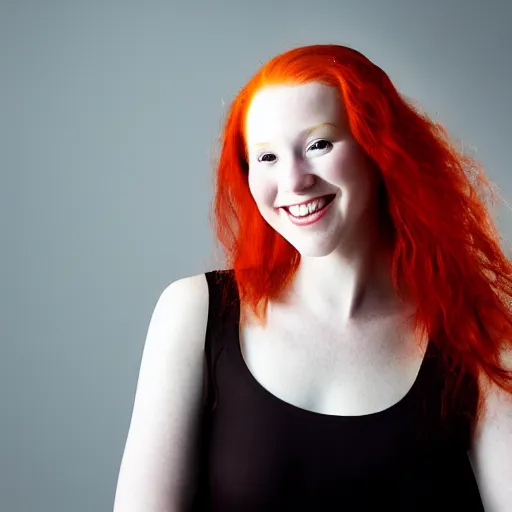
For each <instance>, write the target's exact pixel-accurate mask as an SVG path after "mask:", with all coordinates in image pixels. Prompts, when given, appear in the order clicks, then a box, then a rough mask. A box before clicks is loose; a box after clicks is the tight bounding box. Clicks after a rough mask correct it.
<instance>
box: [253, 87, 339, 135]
mask: <svg viewBox="0 0 512 512" xmlns="http://www.w3.org/2000/svg"><path fill="white" fill-rule="evenodd" d="M344 118H345V117H344V110H343V103H342V101H341V98H340V97H339V94H338V91H337V90H336V89H335V88H334V87H329V86H327V85H323V84H319V83H315V82H314V83H308V84H302V85H292V86H288V85H281V86H272V87H265V88H263V89H261V90H260V91H258V93H256V95H255V96H254V97H253V99H252V101H251V104H250V105H249V108H248V110H247V117H246V122H245V136H246V139H247V142H248V144H251V142H256V141H259V140H263V139H264V140H267V139H272V140H274V139H275V138H279V137H283V136H287V135H289V136H293V135H294V134H295V133H299V132H300V131H301V130H304V129H307V128H310V127H311V126H313V125H316V124H321V123H326V122H331V123H334V124H338V125H342V124H344Z"/></svg>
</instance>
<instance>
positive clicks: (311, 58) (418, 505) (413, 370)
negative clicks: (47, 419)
mask: <svg viewBox="0 0 512 512" xmlns="http://www.w3.org/2000/svg"><path fill="white" fill-rule="evenodd" d="M216 177H217V180H216V196H215V201H214V207H215V208H214V220H215V226H214V227H215V230H216V233H217V236H218V239H219V240H220V242H221V243H222V244H223V247H224V249H225V255H226V263H227V265H226V266H227V268H228V270H225V271H211V272H206V273H205V274H201V275H199V276H193V277H189V278H184V279H180V280H178V281H176V282H174V283H172V284H171V285H170V286H169V287H168V288H167V289H166V290H165V291H164V292H163V293H162V296H161V297H160V299H159V301H158V303H157V305H156V307H155V311H154V313H153V316H152V319H151V323H150V327H149V331H148V336H147V340H146V345H145V349H144V355H143V361H142V365H141V370H140V376H139V382H138V387H137V393H136V398H135V404H134V410H133V416H132V421H131V425H130V430H129V434H128V439H127V444H126V448H125V453H124V456H123V461H122V465H121V471H120V475H119V482H118V488H117V493H116V504H115V511H116V512H127V511H135V510H136V511H137V512H153V511H155V512H156V511H157V510H158V511H164V510H166V511H167V510H169V511H171V510H172V511H174V510H176V511H178V510H179V511H182V510H219V511H221V510H222V511H231V510H237V511H238V510H240V511H252V510H254V511H256V510H257V511H271V510H351V511H356V510H375V509H376V507H379V508H382V509H389V510H394V511H402V510H403V511H420V510H425V511H426V510H428V511H432V510H436V511H442V510H447V511H448V510H450V511H453V510H464V511H466V512H467V511H482V510H486V511H487V512H505V510H510V505H511V503H512V490H511V482H512V374H511V367H512V364H511V362H510V353H511V352H510V342H511V340H512V322H511V320H512V312H511V302H510V299H511V296H512V277H511V276H512V274H511V270H512V268H511V264H510V262H509V261H508V260H507V258H506V257H505V256H504V254H503V252H502V250H501V249H500V246H499V235H498V233H497V230H496V228H495V226H494V224H493V222H492V220H491V218H490V214H489V212H488V209H487V206H486V205H487V198H486V196H485V195H486V193H488V192H489V191H490V190H491V189H490V187H489V182H488V181H487V179H486V178H485V175H484V173H483V170H482V169H481V166H480V165H479V164H478V162H476V161H475V160H473V159H471V158H469V157H467V156H464V155H463V154H462V153H461V152H459V151H458V150H457V149H456V147H455V145H454V144H453V143H452V142H451V141H450V139H449V137H448V135H447V133H446V131H445V130H444V129H443V127H442V126H441V125H440V124H439V123H435V122H433V121H431V120H430V119H429V118H428V116H427V115H426V114H425V113H423V112H421V111H420V109H419V108H418V107H417V106H415V105H414V104H413V103H412V102H411V101H408V100H406V99H404V97H403V96H401V95H400V94H399V93H398V92H397V90H396V89H395V87H394V86H393V84H392V83H391V81H390V80H389V78H388V77H387V75H386V74H385V73H384V72H383V71H382V70H381V69H380V68H379V67H377V66H376V65H374V64H373V63H371V62H370V61H369V60H368V59H367V58H366V57H364V56H363V55H361V54H360V53H359V52H357V51H355V50H353V49H351V48H347V47H343V46H336V45H315V46H309V47H303V48H297V49H294V50H291V51H289V52H286V53H284V54H282V55H278V56H277V57H275V58H274V59H272V60H271V61H270V62H268V63H267V64H265V65H264V66H263V67H262V68H261V69H260V70H259V71H258V72H257V74H256V75H255V76H254V77H253V78H252V79H251V80H250V82H249V83H248V84H247V85H246V86H245V87H244V88H243V89H242V90H241V91H240V92H239V94H238V95H237V97H236V98H235V100H234V102H233V103H232V105H231V108H230V110H229V112H228V116H227V120H226V125H225V130H224V133H223V138H222V151H221V154H220V158H219V162H218V165H217V166H216ZM203 383H204V386H203ZM484 505H485V509H484ZM507 507H508V508H507Z"/></svg>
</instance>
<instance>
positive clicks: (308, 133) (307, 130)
mask: <svg viewBox="0 0 512 512" xmlns="http://www.w3.org/2000/svg"><path fill="white" fill-rule="evenodd" d="M324 126H332V127H334V128H338V126H337V125H336V124H334V123H320V124H316V125H315V126H311V127H310V128H306V129H305V130H303V131H302V132H301V133H300V135H303V136H304V135H305V136H306V137H307V136H308V135H310V134H311V133H312V132H314V131H315V130H318V129H319V128H323V127H324ZM270 144H271V143H270V142H257V143H256V144H251V145H250V147H252V148H258V147H261V146H270Z"/></svg>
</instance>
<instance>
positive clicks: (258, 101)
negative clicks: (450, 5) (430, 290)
mask: <svg viewBox="0 0 512 512" xmlns="http://www.w3.org/2000/svg"><path fill="white" fill-rule="evenodd" d="M323 123H332V124H333V125H335V126H336V127H333V126H331V125H327V126H322V127H321V128H317V129H315V130H314V131H311V132H310V133H308V132H307V130H308V129H310V128H312V127H314V126H317V125H320V124H323ZM245 137H246V145H247V148H248V157H249V188H250V190H251V194H252V196H253V198H254V200H255V202H256V204H257V206H258V209H259V211H260V213H261V215H262V217H263V218H264V219H265V221H266V222H267V223H268V224H269V225H270V226H271V227H272V228H273V229H274V230H276V231H277V232H278V233H280V234H281V235H282V236H283V237H284V238H285V239H286V240H287V241H288V242H290V243H291V244H292V245H293V246H294V247H295V248H296V249H297V251H298V252H299V253H300V254H301V260H300V264H299V268H298V271H297V273H296V275H295V276H294V279H293V281H292V284H291V287H290V288H291V289H290V290H289V293H288V297H287V305H288V308H286V307H285V308H282V307H278V306H276V307H275V310H274V313H275V314H274V315H272V314H270V315H269V316H270V323H271V326H272V327H273V332H272V329H271V330H269V332H267V333H266V336H265V337H261V336H259V333H258V331H255V334H252V333H253V332H254V331H252V330H250V329H248V330H247V331H246V332H245V334H244V336H243V338H244V339H242V344H243V343H244V341H245V345H246V354H245V356H244V357H246V360H247V362H248V366H249V367H250V369H251V372H252V373H253V374H255V375H256V377H257V378H258V380H260V382H261V383H262V384H263V385H264V386H265V387H267V388H268V389H270V390H272V391H273V392H274V394H276V395H278V396H281V397H282V398H283V399H285V400H287V401H289V402H291V403H293V402H295V403H296V404H300V403H304V404H307V401H305V400H303V395H304V396H305V395H306V392H305V391H304V392H302V393H301V391H300V389H299V388H300V383H302V382H303V381H305V382H309V380H308V371H310V372H311V374H312V375H313V376H312V377H311V379H310V380H311V382H314V383H317V382H318V381H319V379H318V378H317V375H319V374H326V370H325V369H326V368H330V367H331V366H333V368H334V370H333V375H335V376H339V375H343V374H344V372H345V373H346V374H347V375H348V377H347V382H346V383H345V384H344V383H343V382H342V383H339V382H338V385H341V386H342V387H341V388H339V389H341V390H344V392H346V394H345V396H344V398H343V400H342V401H341V402H336V401H335V400H332V401H331V402H328V401H327V399H324V401H323V403H324V404H328V405H329V406H327V405H325V406H324V407H320V406H318V409H322V412H326V410H330V413H331V414H346V415H351V414H366V413H369V412H375V411H376V410H381V409H382V408H385V407H387V406H390V405H391V404H392V403H394V402H395V401H396V399H397V397H400V396H403V394H404V393H405V392H406V391H407V389H408V388H409V387H410V384H411V383H412V381H413V380H414V376H415V374H416V372H417V368H418V363H415V364H413V369H412V370H411V371H410V372H409V375H408V377H406V378H405V377H400V378H399V376H400V375H402V374H403V371H402V370H398V369H397V368H393V369H392V373H391V374H390V375H391V377H390V379H391V380H389V382H391V381H393V382H395V385H396V390H395V392H394V396H393V393H391V392H383V393H382V394H379V393H377V394H375V396H373V395H372V392H374V391H375V390H376V389H377V390H378V389H380V388H379V386H376V385H375V383H372V384H371V386H369V388H367V389H365V388H364V386H362V385H360V384H358V382H357V379H360V377H361V375H362V374H366V375H369V376H372V375H375V371H376V370H375V369H376V368H380V369H382V368H384V365H383V364H382V361H383V359H382V360H380V359H377V363H376V364H375V365H374V366H373V369H371V368H370V367H364V364H363V363H364V362H366V361H368V358H367V356H366V355H363V357H359V355H358V356H356V357H355V359H354V361H355V364H354V365H349V366H343V365H341V366H339V367H337V366H335V365H332V361H335V360H336V355H337V353H338V352H341V357H339V358H338V360H339V361H341V362H343V361H344V360H346V359H347V357H346V356H347V354H349V353H350V352H349V351H347V350H345V348H344V347H343V346H342V345H343V344H339V339H341V337H340V336H339V331H338V326H339V328H340V329H341V331H342V332H343V333H344V336H343V338H345V339H346V338H347V336H346V334H347V333H349V336H348V337H349V338H352V339H353V340H355V342H356V343H355V344H353V347H358V348H356V351H357V350H358V349H360V350H361V352H364V351H367V352H368V351H370V352H371V351H374V350H375V347H376V342H377V340H378V339H383V340H384V343H383V347H385V350H384V352H386V351H387V352H391V348H390V347H393V346H395V347H396V343H398V344H399V343H400V342H399V341H396V342H395V341H394V339H395V338H398V336H397V332H398V331H397V328H396V323H395V322H394V321H391V322H389V323H388V324H386V320H385V319H386V318H390V317H392V316H393V315H395V316H396V314H398V316H399V317H400V316H401V315H403V314H404V312H405V316H406V317H407V311H408V312H409V314H410V313H411V312H412V311H413V309H414V308H413V305H411V304H405V303H404V302H402V301H401V300H398V298H397V297H396V294H395V292H394V290H393V287H392V285H391V281H390V273H389V269H388V267H387V265H386V264H385V261H386V257H385V256H386V251H385V249H384V247H385V245H384V244H383V243H382V242H381V241H379V236H378V235H379V233H380V225H379V218H380V217H379V213H378V212H377V210H376V208H375V205H376V189H377V178H376V176H377V175H376V173H375V172H374V169H373V167H372V165H371V162H370V161H369V160H368V159H367V158H366V157H365V155H364V152H363V151H362V149H361V148H360V147H359V146H358V144H357V143H356V142H355V140H354V138H353V136H352V135H351V133H350V130H349V127H348V121H347V117H346V112H345V110H344V106H343V103H342V102H341V100H340V97H339V95H338V94H337V91H336V90H335V89H333V88H330V87H327V86H324V85H321V84H318V83H309V84H304V85H299V86H275V87H268V88H265V89H262V90H261V91H259V92H258V94H257V95H256V96H255V97H254V99H253V101H252V102H251V105H250V108H249V111H248V115H247V119H246V125H245ZM326 194H335V199H334V201H333V203H332V204H331V205H330V208H329V211H328V213H327V214H326V215H324V216H323V217H322V218H321V219H320V220H319V221H318V222H315V223H313V224H310V225H307V226H297V225H294V224H293V223H292V222H291V221H290V218H289V217H288V214H287V213H286V211H284V210H283V209H282V208H280V207H281V206H284V205H286V206H288V205H292V204H295V203H302V202H303V201H304V200H306V199H307V200H309V199H310V198H313V197H318V196H321V195H326ZM290 311H294V312H295V313H291V314H290ZM269 312H270V313H273V310H272V304H271V305H270V311H269ZM273 318H274V319H277V320H275V321H274V320H273ZM279 319H280V320H279ZM283 319H284V320H283ZM290 319H291V320H292V321H290ZM333 319H334V320H333ZM368 324H370V325H371V324H373V327H372V326H371V327H370V328H369V329H367V330H365V329H364V328H363V329H361V326H364V325H368ZM329 325H331V326H332V325H336V327H334V333H333V336H332V338H333V340H334V341H333V343H332V346H333V347H336V348H335V349H330V348H329V347H327V349H325V348H324V349H323V351H324V352H325V356H324V357H323V359H322V356H318V354H321V353H322V347H320V346H318V345H317V344H315V346H314V347H310V348H309V349H308V348H307V347H306V348H304V349H303V350H304V352H305V355H304V357H302V359H301V358H299V359H298V361H299V362H300V361H301V360H303V361H304V364H303V366H302V367H300V368H299V370H298V371H297V375H294V374H293V372H292V370H289V371H288V373H286V371H285V370H286V368H285V364H284V363H285V362H286V361H293V364H291V365H290V368H292V369H293V367H294V365H297V361H296V360H295V359H297V357H296V354H295V353H296V352H298V353H299V354H300V353H301V350H302V347H304V346H305V343H304V342H305V340H314V339H315V333H316V332H319V329H322V331H321V332H323V333H328V332H329V329H328V328H327V329H326V328H325V326H329ZM386 325H388V327H386ZM283 326H284V327H283ZM297 333H299V337H298V339H299V340H300V344H299V345H294V346H293V347H291V349H290V348H288V346H289V345H290V342H289V341H288V342H287V343H284V344H279V340H280V338H283V339H285V338H286V339H287V340H292V339H294V338H293V335H294V334H297ZM368 333H370V334H368ZM372 333H373V334H372ZM290 335H292V337H290ZM252 338H256V341H257V343H256V342H254V343H251V339H252ZM267 338H269V339H270V342H269V343H268V345H269V346H268V348H265V347H266V344H265V343H264V342H265V340H266V339H267ZM323 338H324V340H327V339H328V338H329V336H327V335H324V336H323ZM365 339H366V340H369V341H368V343H365V342H364V340H365ZM338 347H341V348H338ZM372 347H373V348H372ZM350 350H352V349H350ZM265 351H266V352H265ZM280 351H281V352H282V354H284V355H282V356H281V357H276V354H278V355H279V353H281V352H280ZM384 352H383V353H384ZM397 353H398V352H397ZM294 357H295V359H293V358H294ZM380 357H381V356H380ZM315 358H317V359H318V362H316V361H315ZM404 360H406V358H404ZM274 361H276V362H275V364H274ZM502 361H503V366H504V367H505V368H506V369H508V370H509V371H512V350H510V348H508V350H507V351H505V350H504V351H503V360H502ZM273 365H274V367H273ZM352 366H353V367H354V368H355V370H354V372H353V373H352V374H349V371H350V368H351V367H352ZM340 368H342V370H343V371H340ZM381 371H382V370H381ZM326 382H328V383H329V384H328V385H327V384H325V383H326ZM333 382H335V379H334V378H333V377H332V378H331V379H330V380H329V379H325V382H323V381H322V380H321V379H320V383H321V384H323V385H324V387H323V389H324V392H325V390H326V389H328V387H329V386H331V387H332V386H333ZM349 383H350V385H349ZM308 385H309V384H308ZM343 386H345V387H343ZM347 386H348V387H347ZM297 389H299V391H297V392H295V393H294V392H293V391H294V390H297ZM320 389H322V387H321V386H320ZM347 389H348V390H349V391H347ZM361 389H365V392H363V393H361V392H360V390H361ZM484 389H486V388H484ZM358 390H359V391H358ZM319 396H320V394H319ZM326 396H327V395H326ZM320 403H322V401H320ZM484 403H485V414H484V415H483V417H482V418H481V420H480V422H479V423H478V425H477V428H476V433H475V437H474V438H473V440H472V444H471V448H470V451H469V454H468V455H469V458H470V461H471V464H472V466H473V469H474V472H475V476H476V477H477V482H478V486H479V489H480V493H481V496H482V500H483V502H484V506H485V510H486V512H505V511H506V510H510V503H511V502H512V485H511V482H512V456H511V451H510V447H511V446H512V397H511V396H510V395H508V394H506V393H504V392H503V391H502V390H500V389H499V388H497V386H495V385H491V386H490V387H489V389H486V392H485V399H484ZM306 407H307V405H304V408H306ZM324 409H325V410H324Z"/></svg>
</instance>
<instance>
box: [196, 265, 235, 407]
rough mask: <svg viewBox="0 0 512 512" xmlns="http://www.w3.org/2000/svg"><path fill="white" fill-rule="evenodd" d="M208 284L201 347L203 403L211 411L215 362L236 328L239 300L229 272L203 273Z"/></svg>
mask: <svg viewBox="0 0 512 512" xmlns="http://www.w3.org/2000/svg"><path fill="white" fill-rule="evenodd" d="M205 277H206V281H207V283H208V292H209V302H208V322H207V326H206V337H205V345H204V353H205V358H204V364H205V380H204V390H203V404H204V406H205V407H207V409H208V410H209V411H213V410H214V409H215V407H216V403H217V395H218V391H217V385H216V379H215V366H216V362H217V360H218V358H219V356H220V355H221V353H222V351H223V350H224V348H225V345H226V342H227V341H229V339H230V338H231V336H230V334H231V330H232V329H233V328H234V327H235V326H237V325H238V315H239V308H240V301H239V296H238V288H237V286H236V281H235V277H234V271H233V270H212V271H210V272H205Z"/></svg>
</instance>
